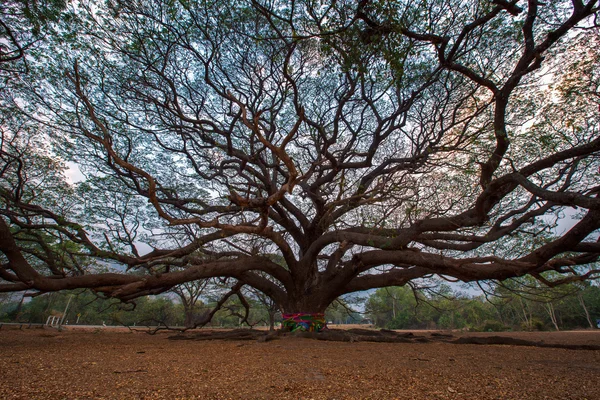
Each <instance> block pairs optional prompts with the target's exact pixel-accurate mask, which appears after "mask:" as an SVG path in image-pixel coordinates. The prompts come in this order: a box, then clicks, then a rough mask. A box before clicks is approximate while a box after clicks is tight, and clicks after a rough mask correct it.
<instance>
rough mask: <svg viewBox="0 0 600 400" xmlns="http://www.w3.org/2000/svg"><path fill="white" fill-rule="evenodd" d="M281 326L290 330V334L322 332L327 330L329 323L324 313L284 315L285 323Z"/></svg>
mask: <svg viewBox="0 0 600 400" xmlns="http://www.w3.org/2000/svg"><path fill="white" fill-rule="evenodd" d="M281 326H282V327H283V328H289V330H290V332H296V331H302V332H321V331H322V330H324V329H326V328H327V322H326V321H325V314H323V313H315V314H308V313H296V314H283V323H282V325H281Z"/></svg>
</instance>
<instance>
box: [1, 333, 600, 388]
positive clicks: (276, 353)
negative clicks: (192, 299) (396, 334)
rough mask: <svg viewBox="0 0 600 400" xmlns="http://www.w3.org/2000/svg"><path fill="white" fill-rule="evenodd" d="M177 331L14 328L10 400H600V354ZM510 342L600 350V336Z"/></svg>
mask: <svg viewBox="0 0 600 400" xmlns="http://www.w3.org/2000/svg"><path fill="white" fill-rule="evenodd" d="M415 334H418V335H424V336H428V335H429V334H430V333H424V332H419V333H415ZM169 335H171V334H164V333H159V334H157V335H154V336H151V335H148V334H145V333H139V332H138V333H129V332H124V331H110V330H107V329H104V330H95V331H93V330H88V331H84V330H74V329H70V330H66V331H63V332H57V331H56V330H54V329H23V330H18V329H8V328H6V327H4V328H2V329H0V376H1V377H2V378H1V380H0V398H2V399H230V398H231V399H394V398H397V399H600V383H599V380H600V351H598V350H564V349H553V348H537V347H514V346H498V345H494V346H490V345H458V344H450V343H440V342H433V343H366V342H355V343H347V342H346V343H342V342H324V341H317V340H311V339H302V338H297V337H286V338H282V339H279V340H274V341H269V342H257V341H191V340H177V341H176V340H169V339H168V336H169ZM454 335H455V336H458V334H456V333H455V334H454ZM469 335H470V336H472V335H482V336H485V335H488V336H489V335H492V334H469ZM493 335H497V334H493ZM503 335H509V336H511V337H516V338H522V339H527V340H532V341H539V340H544V342H546V343H570V344H588V345H599V344H600V331H589V332H588V331H583V332H546V333H518V334H517V333H510V334H503Z"/></svg>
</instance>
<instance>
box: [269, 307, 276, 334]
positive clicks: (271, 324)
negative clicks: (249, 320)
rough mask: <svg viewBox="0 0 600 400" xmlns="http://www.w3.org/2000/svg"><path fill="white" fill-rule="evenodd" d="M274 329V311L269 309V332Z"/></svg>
mask: <svg viewBox="0 0 600 400" xmlns="http://www.w3.org/2000/svg"><path fill="white" fill-rule="evenodd" d="M273 331H275V312H274V311H269V332H273Z"/></svg>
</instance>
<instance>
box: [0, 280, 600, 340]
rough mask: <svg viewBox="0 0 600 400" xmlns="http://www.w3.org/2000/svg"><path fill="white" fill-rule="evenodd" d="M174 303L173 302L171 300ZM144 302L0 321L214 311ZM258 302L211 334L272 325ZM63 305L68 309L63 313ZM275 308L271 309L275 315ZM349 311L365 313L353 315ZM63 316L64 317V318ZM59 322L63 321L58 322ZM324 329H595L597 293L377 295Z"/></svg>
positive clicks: (175, 321)
mask: <svg viewBox="0 0 600 400" xmlns="http://www.w3.org/2000/svg"><path fill="white" fill-rule="evenodd" d="M178 295H179V296H178ZM178 295H177V294H176V293H170V294H167V295H161V296H153V297H152V296H145V297H140V298H138V299H136V300H135V303H134V304H124V303H121V302H120V301H118V300H114V299H104V298H100V297H98V296H96V295H95V294H94V293H93V292H91V291H88V290H78V291H70V292H60V293H47V294H43V295H39V296H36V297H33V298H29V297H26V296H22V294H21V295H19V296H16V295H7V294H3V295H1V296H0V321H2V322H27V323H29V322H31V323H45V322H46V321H47V319H48V317H49V316H55V317H57V318H56V319H57V320H61V321H62V322H63V323H64V324H70V325H73V324H79V325H102V324H106V325H124V326H157V325H162V326H170V327H175V326H189V325H190V324H193V323H194V321H195V320H198V319H201V317H202V316H204V315H205V314H206V313H209V312H210V310H211V309H212V308H213V307H214V306H215V302H214V301H212V300H211V299H210V298H205V299H203V300H201V299H197V300H195V301H194V302H190V301H185V299H186V295H185V293H184V292H179V293H178ZM259 300H260V298H258V297H255V298H251V297H248V298H247V305H248V306H249V307H250V308H249V309H250V313H249V315H248V318H247V322H244V317H245V315H246V314H245V308H244V307H243V305H242V303H241V302H240V301H239V299H237V298H236V297H232V298H231V299H230V300H229V301H228V302H227V303H226V304H224V306H223V308H222V309H221V310H220V311H218V312H217V313H216V314H215V315H214V317H213V319H212V322H211V323H210V325H211V326H219V327H237V326H240V325H241V324H242V323H244V324H245V325H251V326H261V325H270V324H272V323H273V324H277V323H279V322H281V313H279V312H275V313H274V312H273V310H274V308H273V306H272V305H271V306H269V303H268V302H265V301H264V299H263V301H259ZM67 304H68V307H67ZM275 308H276V307H275ZM354 309H364V312H362V313H359V312H357V311H354ZM65 310H66V314H64V313H65ZM63 314H64V315H63ZM326 319H327V320H328V321H329V322H330V323H334V324H345V323H354V324H355V323H372V324H373V325H375V326H376V327H379V328H388V329H468V330H473V331H503V330H559V329H561V330H562V329H578V328H595V327H596V325H597V319H600V287H598V286H595V285H593V284H590V283H577V284H570V285H562V286H559V287H556V288H547V287H544V286H540V285H539V284H538V283H536V282H535V281H531V280H512V281H507V282H505V283H502V284H495V285H494V286H492V289H490V290H489V291H488V292H487V293H486V295H479V296H472V295H467V294H465V293H463V292H460V291H453V290H452V289H451V288H450V287H449V286H447V285H440V286H437V287H435V288H429V289H425V290H424V289H416V288H414V287H411V286H403V287H389V288H382V289H378V290H376V291H374V292H372V293H371V294H370V296H368V297H367V298H363V299H358V300H357V299H354V300H350V299H345V300H343V299H340V300H338V301H336V302H334V303H333V304H332V306H330V307H329V309H328V310H327V313H326Z"/></svg>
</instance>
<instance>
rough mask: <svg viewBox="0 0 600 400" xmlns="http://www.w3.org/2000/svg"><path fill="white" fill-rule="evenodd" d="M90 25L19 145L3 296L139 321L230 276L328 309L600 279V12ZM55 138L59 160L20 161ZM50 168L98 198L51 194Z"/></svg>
mask: <svg viewBox="0 0 600 400" xmlns="http://www.w3.org/2000/svg"><path fill="white" fill-rule="evenodd" d="M73 13H74V14H75V16H76V18H73V20H72V23H71V25H64V26H63V27H62V29H61V30H60V32H59V34H57V35H55V36H53V37H51V38H50V40H53V42H49V43H48V44H47V45H46V46H41V47H40V50H39V51H38V52H37V53H36V56H35V59H34V60H32V61H31V62H30V69H31V71H32V72H31V74H29V75H27V76H26V77H23V78H22V79H21V80H20V81H19V82H18V84H17V83H15V85H14V88H13V89H14V90H13V91H11V94H12V95H13V98H12V107H13V110H14V109H19V110H20V111H19V113H14V112H12V111H11V113H7V112H5V116H4V118H5V122H4V123H3V124H2V125H1V127H2V129H3V131H5V132H6V133H5V134H4V136H3V139H2V146H1V149H2V153H0V156H1V157H2V158H1V162H2V164H1V165H0V188H1V189H0V199H1V200H0V201H1V205H2V207H1V208H0V213H1V215H2V216H3V217H2V218H0V252H1V254H2V267H1V268H0V276H1V278H2V279H3V283H2V284H0V291H2V292H7V291H19V290H25V289H28V290H32V291H39V292H51V291H58V290H63V289H73V288H93V289H94V290H96V291H98V292H102V293H104V294H106V295H107V296H111V297H114V298H118V299H121V300H123V301H130V300H132V299H134V298H136V297H139V296H144V295H149V294H158V293H163V292H165V291H168V290H171V289H172V288H173V287H175V286H176V285H179V284H183V283H185V282H191V281H196V280H199V279H206V278H211V277H223V278H228V279H229V280H228V282H231V285H232V287H231V290H233V291H234V292H235V293H240V290H241V288H242V287H243V286H249V287H252V288H254V289H256V290H258V291H260V292H262V293H264V294H265V295H267V296H269V297H270V298H271V299H272V300H273V301H274V302H275V303H276V304H278V305H279V306H280V307H281V308H282V309H283V310H284V311H285V312H287V313H290V312H292V313H296V312H300V313H322V312H324V311H325V309H326V308H327V307H328V306H329V305H330V304H331V303H332V302H333V301H334V300H335V299H336V298H338V297H340V296H342V295H344V294H347V293H352V292H355V291H360V290H365V289H370V288H381V287H387V286H402V285H405V284H407V283H408V282H411V281H413V280H418V279H421V278H427V277H431V276H433V275H440V276H444V277H446V278H453V279H458V280H462V281H464V282H472V281H480V280H489V279H491V280H499V281H501V280H505V279H508V278H512V277H520V276H525V275H530V276H532V277H534V278H536V279H539V280H541V281H542V282H544V283H545V284H546V285H549V286H554V285H558V284H560V283H569V282H575V281H582V280H586V279H593V278H596V277H597V276H598V273H599V271H598V269H597V268H596V264H595V263H596V262H597V260H598V256H599V254H600V244H599V243H598V241H597V236H598V229H599V228H600V203H599V199H598V197H597V193H598V186H597V182H598V180H597V179H596V178H597V171H598V167H599V163H598V151H599V150H600V136H599V135H598V122H599V121H598V119H599V115H598V112H597V110H598V103H597V102H598V96H597V93H598V74H597V71H598V69H597V65H598V64H597V63H594V60H596V59H597V54H598V51H597V49H598V47H587V46H586V47H582V46H581V43H586V44H587V43H595V41H597V40H598V39H597V37H598V30H597V27H596V26H594V24H595V21H596V19H594V18H595V17H597V13H598V2H597V0H588V1H586V2H584V1H581V0H572V1H564V0H561V1H553V2H548V3H539V2H538V1H535V0H529V1H487V0H481V1H477V0H472V1H463V2H455V1H450V0H436V1H431V2H410V3H399V2H379V1H369V0H364V1H360V2H358V3H357V2H354V1H337V2H325V3H321V2H319V3H315V2H313V1H297V2H291V3H290V2H277V1H276V2H261V1H257V0H254V1H244V2H236V3H235V4H230V3H229V2H224V1H214V2H205V1H201V0H197V1H189V2H164V1H158V0H155V1H154V0H147V1H140V2H135V3H129V2H120V1H109V2H106V4H103V5H97V4H90V3H87V2H86V1H81V2H79V4H78V5H77V7H75V8H73ZM75 32H76V34H74V33H75ZM584 38H585V39H584ZM581 53H585V54H586V57H585V59H584V60H583V61H578V60H571V58H570V57H571V55H573V54H581ZM580 67H581V68H580ZM580 70H583V72H582V77H583V76H584V77H585V79H578V78H577V77H578V74H579V71H580ZM549 82H552V83H553V85H552V86H550V85H549ZM564 115H568V116H569V118H562V117H561V116H564ZM35 135H39V137H40V138H42V139H44V140H46V139H49V140H51V141H52V143H53V144H54V147H53V149H52V151H49V152H47V154H45V155H44V152H43V151H41V150H40V149H36V151H34V152H24V151H23V150H22V149H23V148H25V147H24V145H20V144H19V145H13V142H15V141H16V142H19V143H20V142H23V141H24V142H26V141H27V140H29V138H30V137H35ZM16 142H15V143H16ZM19 146H20V147H19ZM42 155H44V156H45V157H46V158H53V159H55V160H56V162H57V164H58V165H60V161H61V160H66V161H69V162H72V163H75V164H77V166H78V168H79V170H80V171H81V172H82V174H83V176H84V177H85V179H84V181H83V182H82V183H80V184H78V185H72V184H70V183H69V182H66V181H65V180H64V179H61V176H60V174H55V176H56V178H55V181H56V183H55V184H53V185H48V184H46V183H43V182H44V181H43V180H44V179H48V178H47V175H48V174H47V172H48V171H52V169H51V168H49V167H48V165H49V164H43V163H39V162H37V161H36V160H38V159H39V158H40V157H41V156H42ZM58 170H59V169H56V171H58ZM52 176H54V175H52ZM32 177H34V178H32ZM568 210H571V211H572V210H575V211H574V212H575V214H576V216H575V220H573V221H572V222H573V224H572V227H570V228H569V229H565V230H560V229H557V227H558V226H559V225H560V215H561V214H564V213H565V212H566V211H568ZM48 237H53V238H55V240H57V241H58V243H61V244H62V243H72V244H73V245H72V246H66V247H65V250H63V251H65V252H66V254H67V255H68V256H69V257H67V258H69V259H71V260H72V259H75V260H78V259H79V260H80V259H84V260H104V261H105V262H110V263H114V264H115V265H116V264H118V265H120V266H121V267H120V268H121V269H115V270H113V271H112V272H99V271H98V268H97V265H96V266H94V265H93V264H91V263H90V266H85V267H81V265H84V264H82V263H81V262H78V263H72V262H66V260H67V258H65V257H63V258H60V257H56V256H55V255H56V250H55V249H54V248H52V247H51V246H47V245H46V242H47V238H48ZM142 243H144V244H145V246H142ZM517 244H518V245H519V246H517ZM144 247H151V248H152V249H151V250H150V251H147V252H146V251H142V249H143V248H144ZM31 249H34V250H31ZM549 272H552V274H549ZM228 293H230V292H228ZM230 295H231V294H230ZM240 299H241V297H240ZM218 303H220V302H218ZM221 304H225V302H223V303H221Z"/></svg>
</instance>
